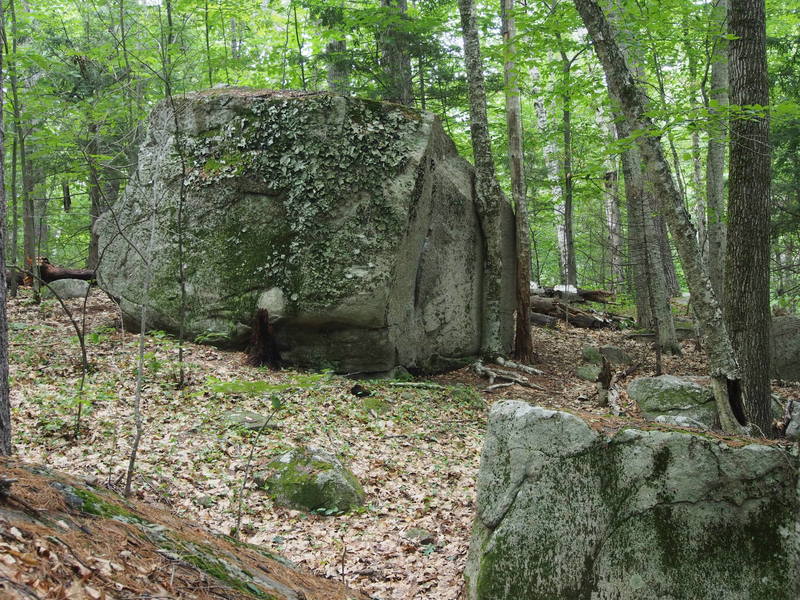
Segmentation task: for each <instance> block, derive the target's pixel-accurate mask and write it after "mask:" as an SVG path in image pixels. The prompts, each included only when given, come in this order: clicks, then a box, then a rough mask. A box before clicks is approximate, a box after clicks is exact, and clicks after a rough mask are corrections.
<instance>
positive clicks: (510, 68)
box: [501, 0, 533, 362]
mask: <svg viewBox="0 0 800 600" xmlns="http://www.w3.org/2000/svg"><path fill="white" fill-rule="evenodd" d="M513 10H514V0H502V4H501V19H502V22H503V41H504V42H505V46H504V47H505V61H504V69H503V71H504V76H505V89H506V123H507V125H508V162H509V166H510V172H511V196H512V197H513V199H514V224H515V230H516V242H517V243H516V251H517V271H516V278H517V318H516V332H515V334H514V358H515V359H516V360H518V361H521V362H530V361H531V360H532V359H533V340H532V339H531V322H530V320H529V319H528V313H529V312H530V301H531V296H530V292H529V288H530V281H531V245H530V241H529V232H530V228H529V225H528V192H527V189H526V187H525V166H524V162H523V156H524V155H523V150H522V105H521V102H520V97H519V71H518V70H517V65H516V63H515V60H516V46H515V38H516V36H517V25H516V19H515V17H514V13H513Z"/></svg>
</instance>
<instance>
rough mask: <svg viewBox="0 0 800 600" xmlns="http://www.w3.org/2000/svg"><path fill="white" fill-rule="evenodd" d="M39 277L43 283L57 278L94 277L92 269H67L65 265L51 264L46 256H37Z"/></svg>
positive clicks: (83, 278)
mask: <svg viewBox="0 0 800 600" xmlns="http://www.w3.org/2000/svg"><path fill="white" fill-rule="evenodd" d="M39 277H41V279H42V281H44V282H45V283H50V282H51V281H56V280H58V279H82V280H83V281H92V280H93V279H94V278H95V274H94V271H93V270H92V269H67V268H65V267H57V266H55V265H54V264H52V263H51V262H50V261H49V260H47V258H46V257H44V256H42V257H41V258H39Z"/></svg>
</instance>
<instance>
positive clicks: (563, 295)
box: [531, 285, 614, 304]
mask: <svg viewBox="0 0 800 600" xmlns="http://www.w3.org/2000/svg"><path fill="white" fill-rule="evenodd" d="M531 296H540V297H543V298H559V299H561V300H566V301H568V302H600V303H601V304H608V303H609V302H611V301H613V300H614V292H608V291H606V290H587V289H584V288H575V287H572V286H563V285H558V286H555V287H544V288H533V289H532V290H531Z"/></svg>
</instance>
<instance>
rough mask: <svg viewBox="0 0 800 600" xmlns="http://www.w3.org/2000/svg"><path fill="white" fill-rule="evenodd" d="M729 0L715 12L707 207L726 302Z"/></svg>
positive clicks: (712, 253)
mask: <svg viewBox="0 0 800 600" xmlns="http://www.w3.org/2000/svg"><path fill="white" fill-rule="evenodd" d="M727 11H728V0H716V6H714V7H713V8H712V15H713V18H714V21H715V27H714V28H715V29H716V30H717V31H718V32H719V35H718V37H717V38H716V40H715V42H714V45H715V52H714V58H713V63H712V64H711V100H712V101H713V103H712V104H711V105H710V106H709V113H710V115H709V116H710V117H711V118H710V120H709V126H708V157H707V160H706V205H707V211H708V212H707V222H708V272H709V274H710V276H711V284H712V285H713V286H714V291H715V292H716V294H717V297H718V298H720V299H723V300H724V293H723V292H724V289H725V276H724V273H725V269H724V264H723V263H724V257H725V252H726V250H725V245H726V239H727V233H726V229H727V228H726V224H725V223H726V217H725V137H726V136H725V133H726V122H725V114H726V107H727V105H728V56H727V47H728V40H727V39H726V38H725V37H724V36H725V35H726V33H727Z"/></svg>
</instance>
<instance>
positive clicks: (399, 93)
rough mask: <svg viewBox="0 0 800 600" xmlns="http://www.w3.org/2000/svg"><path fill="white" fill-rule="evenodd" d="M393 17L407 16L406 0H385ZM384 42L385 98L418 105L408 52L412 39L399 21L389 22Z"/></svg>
mask: <svg viewBox="0 0 800 600" xmlns="http://www.w3.org/2000/svg"><path fill="white" fill-rule="evenodd" d="M381 6H382V7H383V8H384V9H385V10H386V15H387V17H388V18H389V19H390V21H391V20H398V19H404V18H406V12H407V11H408V5H407V3H406V0H381ZM380 45H381V54H382V56H381V67H382V70H383V77H384V85H385V88H386V94H385V95H384V100H388V101H390V102H397V103H398V104H405V105H406V106H413V105H414V90H413V88H412V82H411V58H410V57H409V54H408V42H407V41H406V39H405V33H404V32H403V31H402V30H401V29H400V28H398V27H397V25H395V24H391V23H390V24H389V25H388V26H387V27H386V29H385V31H384V32H383V37H382V39H381V41H380Z"/></svg>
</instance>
